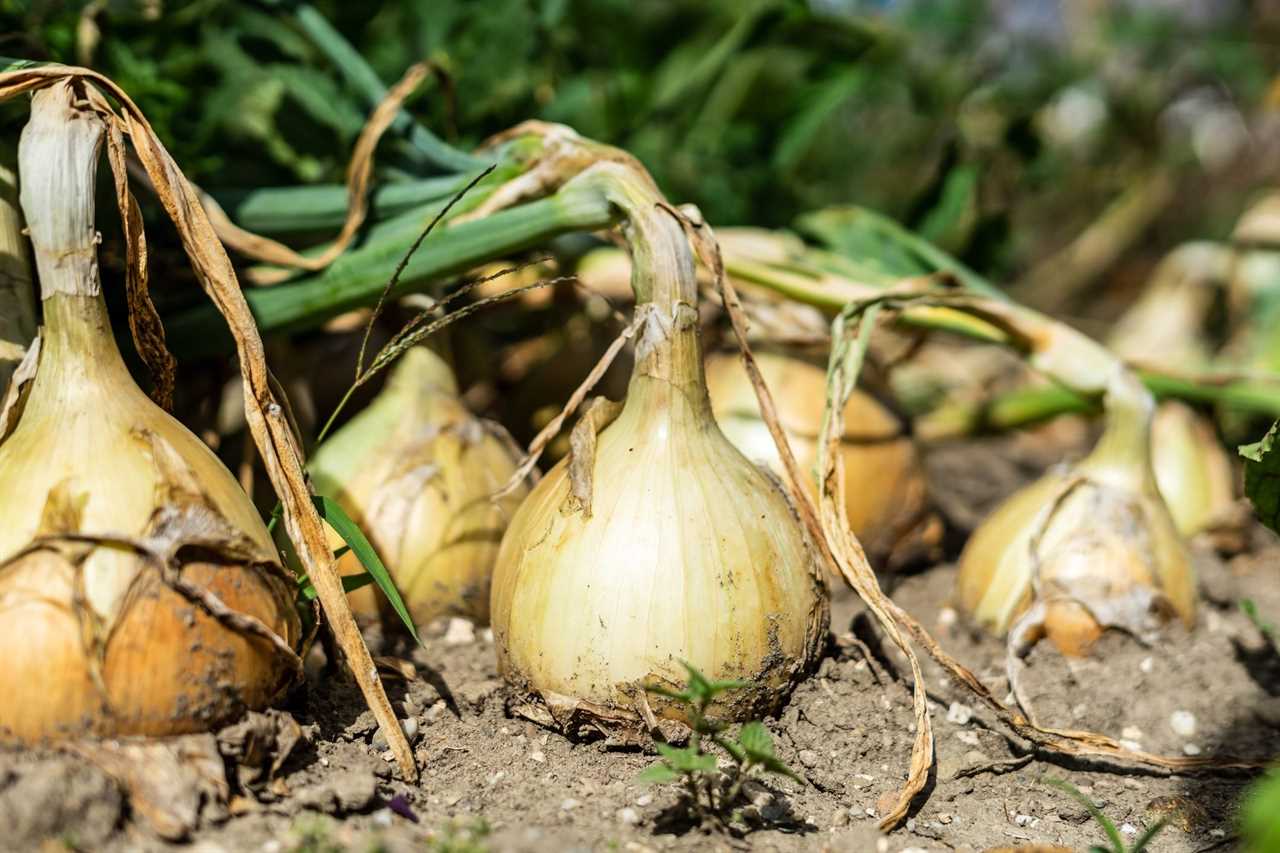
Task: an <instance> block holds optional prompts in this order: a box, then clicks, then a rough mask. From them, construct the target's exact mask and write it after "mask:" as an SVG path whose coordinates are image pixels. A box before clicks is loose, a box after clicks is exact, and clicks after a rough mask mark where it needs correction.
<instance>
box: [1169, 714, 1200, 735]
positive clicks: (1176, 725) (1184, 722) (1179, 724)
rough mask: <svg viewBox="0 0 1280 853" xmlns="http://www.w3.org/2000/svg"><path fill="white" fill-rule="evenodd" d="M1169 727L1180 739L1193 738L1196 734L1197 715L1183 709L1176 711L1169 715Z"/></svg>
mask: <svg viewBox="0 0 1280 853" xmlns="http://www.w3.org/2000/svg"><path fill="white" fill-rule="evenodd" d="M1169 726H1170V727H1171V728H1172V729H1173V733H1174V734H1176V735H1177V736H1178V737H1191V736H1192V735H1193V734H1195V733H1196V715H1195V714H1193V713H1191V712H1190V711H1184V710H1181V709H1179V710H1177V711H1174V712H1173V713H1172V714H1170V715H1169Z"/></svg>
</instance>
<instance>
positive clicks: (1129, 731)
mask: <svg viewBox="0 0 1280 853" xmlns="http://www.w3.org/2000/svg"><path fill="white" fill-rule="evenodd" d="M1120 737H1122V738H1126V739H1128V740H1142V737H1143V735H1142V729H1140V728H1138V727H1137V726H1125V727H1124V728H1123V729H1121V730H1120Z"/></svg>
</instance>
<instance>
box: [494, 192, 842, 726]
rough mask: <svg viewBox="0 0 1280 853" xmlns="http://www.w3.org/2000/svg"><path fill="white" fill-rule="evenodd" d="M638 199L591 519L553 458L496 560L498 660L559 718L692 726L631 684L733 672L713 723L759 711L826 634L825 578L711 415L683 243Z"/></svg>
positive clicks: (780, 506) (674, 707)
mask: <svg viewBox="0 0 1280 853" xmlns="http://www.w3.org/2000/svg"><path fill="white" fill-rule="evenodd" d="M651 205H652V202H648V203H647V204H646V203H645V202H643V201H642V202H640V203H639V204H638V205H636V206H635V207H629V208H627V209H628V211H629V212H630V213H631V214H632V216H631V220H630V223H629V226H628V227H629V229H630V230H629V232H628V233H629V234H630V237H631V245H632V250H633V254H634V255H635V256H636V260H635V263H634V270H635V278H634V279H633V285H634V287H635V290H636V294H637V302H638V307H637V313H638V314H639V315H640V316H642V317H643V320H644V322H643V328H642V329H641V332H640V333H639V336H638V341H637V344H636V368H635V372H634V374H633V376H632V379H631V385H630V388H629V391H628V394H627V399H626V403H625V405H624V407H623V410H622V412H621V414H620V415H619V416H618V418H617V420H616V421H614V422H613V423H612V424H610V425H609V426H607V427H606V428H605V429H604V430H603V431H602V432H601V433H600V435H599V436H598V438H597V443H596V447H595V454H594V464H593V465H592V466H590V470H591V484H590V490H591V499H590V512H589V514H588V512H587V511H585V510H584V509H583V508H582V507H581V506H580V505H578V504H577V503H576V502H575V501H574V500H571V499H570V498H571V491H572V487H573V482H572V480H571V478H570V475H569V470H570V468H569V461H568V460H563V461H561V462H560V463H559V464H557V465H556V466H555V468H553V469H552V470H551V472H550V473H549V474H547V476H546V477H544V478H543V479H542V480H541V481H540V482H539V483H538V484H537V485H536V486H535V487H534V489H533V491H532V492H531V493H530V495H529V497H528V498H527V499H526V500H525V502H524V503H523V504H521V506H520V509H519V510H518V511H517V513H516V516H515V518H514V519H512V522H511V526H510V527H509V528H508V529H507V533H506V536H505V537H504V538H503V541H502V547H501V549H500V551H499V554H498V562H497V566H496V568H495V570H494V581H493V599H492V602H493V604H492V619H493V629H494V638H495V644H496V647H497V650H498V664H499V669H500V670H501V672H502V673H503V675H504V677H505V678H506V679H507V680H508V681H509V682H510V683H512V684H513V685H514V686H515V687H516V689H517V691H519V692H522V693H524V694H526V695H530V696H533V697H536V698H539V699H541V700H542V701H543V702H544V703H545V704H546V706H548V707H549V708H550V709H551V714H552V716H553V717H555V718H556V721H557V722H560V721H561V720H563V719H564V716H563V714H562V713H561V712H562V711H564V712H568V711H578V712H586V713H589V714H591V715H592V716H595V717H603V718H608V719H612V720H617V721H632V722H640V721H642V720H647V719H648V715H649V714H650V713H652V714H653V715H654V716H655V717H667V718H671V719H676V720H682V721H684V722H688V721H689V720H688V717H687V712H688V709H687V707H686V706H685V705H684V704H683V703H681V702H678V701H673V700H671V699H668V698H666V697H663V696H661V695H659V694H654V693H648V694H647V693H646V691H645V687H646V686H654V685H656V686H661V687H665V688H667V689H679V687H680V686H681V685H683V684H684V683H685V681H686V679H687V672H686V670H685V668H684V666H683V665H682V661H686V662H688V663H689V664H691V665H692V666H694V667H696V668H697V669H698V670H699V671H701V672H702V673H703V674H704V675H706V676H707V677H708V678H711V679H734V680H741V681H743V682H744V684H745V686H744V687H743V688H742V689H740V690H730V691H727V692H726V693H723V694H721V696H720V697H719V699H718V701H717V702H716V703H715V704H714V705H713V706H712V708H711V711H710V713H712V715H713V716H717V717H719V718H721V719H726V720H745V719H749V718H754V717H758V716H759V715H761V714H764V713H768V712H770V711H772V710H776V709H777V708H778V707H779V705H780V704H781V702H782V701H783V699H784V698H785V696H786V695H787V693H788V692H789V690H790V688H791V686H792V685H793V684H794V683H795V681H796V680H797V679H798V678H799V677H800V676H801V675H802V674H803V673H804V672H805V671H806V669H807V668H808V667H809V666H810V665H811V663H812V662H813V661H814V660H815V659H816V656H817V653H818V650H819V648H820V646H821V643H822V641H823V639H824V638H825V636H826V628H827V620H828V612H827V600H826V594H825V587H824V584H823V581H822V579H821V576H820V573H819V572H818V570H817V568H816V565H815V563H814V559H813V556H812V554H811V553H810V551H809V548H808V546H807V543H806V540H805V537H804V535H803V533H802V532H801V528H800V526H799V524H798V522H797V520H796V518H795V516H794V515H793V513H792V511H791V508H790V506H789V504H788V503H787V501H786V499H785V498H784V497H783V495H782V493H781V491H780V490H779V489H778V487H777V486H775V485H774V484H773V482H772V481H771V480H770V479H769V478H768V477H767V476H766V475H765V474H764V473H763V472H762V471H761V470H760V469H758V468H757V467H756V466H755V465H753V464H752V463H751V462H749V461H748V460H747V459H746V458H745V457H744V456H743V455H742V454H741V453H740V452H739V451H738V450H737V449H736V448H735V447H733V445H732V444H730V442H729V441H728V439H726V438H725V437H724V435H723V434H722V433H721V431H720V429H719V427H718V426H717V425H716V423H715V420H714V418H713V417H712V414H711V406H710V401H709V400H708V398H707V394H706V385H705V379H704V377H703V374H702V358H701V346H700V344H699V341H698V323H697V311H696V308H695V307H694V306H695V304H696V300H697V296H696V289H695V286H694V276H693V263H692V258H691V255H690V253H689V251H688V244H687V243H686V242H685V237H684V234H683V232H682V231H681V229H680V226H679V224H678V223H677V222H676V221H675V219H674V218H671V217H670V215H669V214H668V213H665V212H663V211H661V210H655V211H654V212H653V213H652V214H650V213H649V212H648V211H650V210H653V207H652V206H651ZM637 216H638V217H639V218H637ZM655 247H657V248H656V249H655Z"/></svg>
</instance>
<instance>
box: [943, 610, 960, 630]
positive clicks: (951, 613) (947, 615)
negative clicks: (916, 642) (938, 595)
mask: <svg viewBox="0 0 1280 853" xmlns="http://www.w3.org/2000/svg"><path fill="white" fill-rule="evenodd" d="M959 618H960V617H959V614H957V613H956V609H955V608H954V607H944V608H942V609H941V610H939V611H938V627H939V628H950V627H951V626H952V625H954V624H956V620H957V619H959Z"/></svg>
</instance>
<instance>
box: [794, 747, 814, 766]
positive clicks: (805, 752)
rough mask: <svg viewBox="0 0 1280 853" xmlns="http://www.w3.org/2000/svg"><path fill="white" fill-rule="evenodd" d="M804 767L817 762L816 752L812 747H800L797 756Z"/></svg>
mask: <svg viewBox="0 0 1280 853" xmlns="http://www.w3.org/2000/svg"><path fill="white" fill-rule="evenodd" d="M797 757H798V758H799V759H800V763H801V764H803V765H804V766H805V767H813V766H815V765H816V764H817V763H818V753H816V752H814V751H813V750H812V749H802V750H800V753H799V755H798V756H797Z"/></svg>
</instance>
